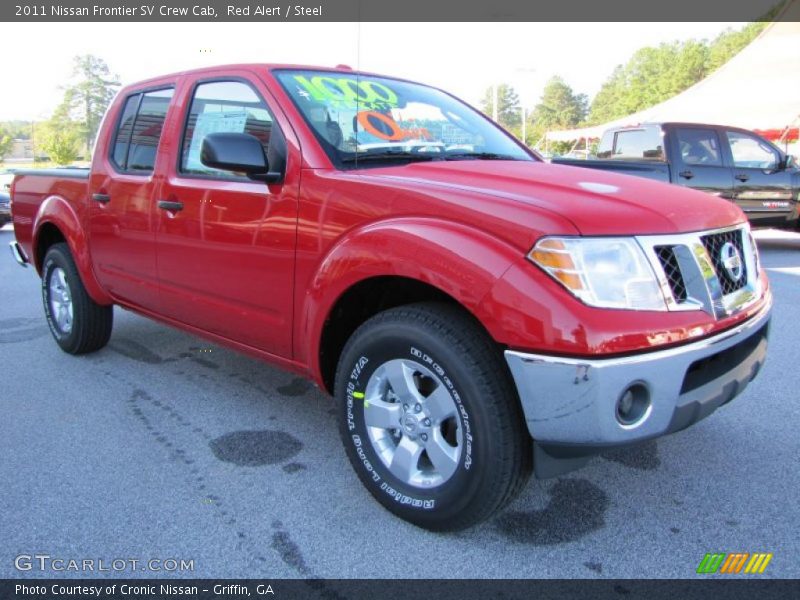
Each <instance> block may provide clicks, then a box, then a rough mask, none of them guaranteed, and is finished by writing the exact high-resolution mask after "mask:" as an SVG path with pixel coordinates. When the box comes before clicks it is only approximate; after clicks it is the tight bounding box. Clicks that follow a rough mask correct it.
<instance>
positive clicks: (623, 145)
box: [608, 127, 664, 160]
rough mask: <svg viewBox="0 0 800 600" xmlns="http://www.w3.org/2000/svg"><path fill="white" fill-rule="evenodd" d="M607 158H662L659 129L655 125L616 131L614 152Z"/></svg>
mask: <svg viewBox="0 0 800 600" xmlns="http://www.w3.org/2000/svg"><path fill="white" fill-rule="evenodd" d="M608 158H616V159H620V160H664V147H663V143H662V137H661V131H660V130H659V129H658V128H657V127H652V128H648V129H630V130H628V131H618V132H617V134H616V137H615V139H614V152H613V154H612V155H611V156H609V157H608Z"/></svg>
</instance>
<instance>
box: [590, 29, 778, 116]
mask: <svg viewBox="0 0 800 600" xmlns="http://www.w3.org/2000/svg"><path fill="white" fill-rule="evenodd" d="M765 26H766V23H750V24H748V25H746V26H745V27H744V28H742V29H740V30H738V31H733V30H731V29H728V30H726V31H724V32H723V33H721V34H720V35H719V36H717V38H716V39H714V40H713V41H712V42H710V43H709V42H706V41H705V40H687V41H685V42H672V43H664V44H660V45H659V46H657V47H646V48H641V49H640V50H637V51H636V52H635V53H634V55H633V56H632V57H631V59H630V60H629V61H628V62H627V63H626V64H625V65H618V66H617V67H616V68H615V69H614V71H613V72H612V73H611V76H610V77H609V78H608V79H607V80H606V82H605V83H604V84H603V86H602V87H601V88H600V91H599V92H598V93H597V95H596V96H595V97H594V99H593V100H592V105H591V111H590V113H589V123H591V124H597V123H605V122H607V121H610V120H612V119H616V118H619V117H623V116H625V115H629V114H632V113H635V112H637V111H639V110H643V109H645V108H649V107H650V106H654V105H656V104H658V103H659V102H663V101H664V100H667V99H668V98H671V97H672V96H675V95H676V94H679V93H680V92H682V91H684V90H685V89H687V88H689V87H690V86H692V85H694V84H695V83H697V82H699V81H701V80H702V79H704V78H706V77H708V76H709V75H710V74H711V73H712V72H713V71H715V70H716V69H718V68H719V67H720V66H722V65H723V64H725V63H726V62H727V61H729V60H730V59H731V58H733V56H735V55H736V54H737V53H738V52H739V51H740V50H742V48H744V47H745V46H746V45H747V44H749V43H750V42H751V41H752V40H753V39H754V38H755V37H756V36H757V35H758V34H759V33H760V32H761V31H762V30H763V29H764V27H765Z"/></svg>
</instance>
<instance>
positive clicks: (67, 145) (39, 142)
mask: <svg viewBox="0 0 800 600" xmlns="http://www.w3.org/2000/svg"><path fill="white" fill-rule="evenodd" d="M82 133H83V128H82V127H81V124H80V123H77V122H75V121H73V120H71V119H70V118H69V115H67V114H66V111H65V110H60V111H59V110H56V113H55V114H54V115H53V117H52V118H51V119H50V120H49V121H47V122H45V123H44V125H43V126H42V127H40V128H39V129H38V130H37V139H36V146H37V148H36V150H37V151H42V152H44V153H45V154H46V155H47V156H48V157H49V158H50V160H51V161H53V162H54V163H55V164H57V165H61V166H63V165H68V164H70V163H72V162H73V161H75V160H76V159H77V158H78V156H79V155H80V147H81V140H82Z"/></svg>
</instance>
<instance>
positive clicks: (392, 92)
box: [275, 70, 536, 168]
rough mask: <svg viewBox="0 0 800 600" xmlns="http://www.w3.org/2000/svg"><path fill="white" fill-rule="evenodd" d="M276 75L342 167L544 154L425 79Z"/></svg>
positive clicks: (321, 73) (306, 73)
mask: <svg viewBox="0 0 800 600" xmlns="http://www.w3.org/2000/svg"><path fill="white" fill-rule="evenodd" d="M275 75H276V77H277V79H278V81H279V82H280V83H281V85H282V86H283V88H284V89H285V90H286V92H287V93H288V94H289V96H290V97H291V98H292V100H293V101H294V103H295V104H296V105H297V107H298V109H299V110H300V112H301V113H302V115H303V118H305V120H306V122H307V123H308V124H309V125H310V126H311V129H312V130H313V131H314V134H315V135H316V137H317V139H318V140H319V142H320V144H321V145H322V146H323V148H324V149H325V151H326V152H327V154H328V156H329V157H330V159H331V161H332V162H333V163H334V164H335V165H336V166H337V167H340V168H354V167H368V166H382V165H385V164H390V163H401V164H402V163H407V162H416V161H432V160H525V161H533V160H536V159H535V158H534V157H533V156H532V155H531V154H529V153H527V152H526V151H525V150H524V149H523V148H522V147H521V146H520V145H519V144H517V143H516V142H515V141H514V140H513V138H511V137H510V136H509V135H508V134H506V133H505V132H503V131H502V130H501V129H499V128H497V127H495V126H494V125H493V124H492V123H491V122H490V121H488V120H487V119H485V118H484V117H483V116H482V115H481V114H480V113H478V112H477V111H475V110H474V109H473V108H470V107H469V106H467V105H466V104H464V103H462V102H460V101H458V100H456V99H455V98H453V97H452V96H450V95H448V94H446V93H444V92H442V91H440V90H437V89H435V88H431V87H428V86H425V85H421V84H416V83H410V82H407V81H400V80H397V79H387V78H383V77H374V76H371V75H370V76H367V75H360V74H356V73H353V74H349V73H341V72H331V71H305V70H277V71H275Z"/></svg>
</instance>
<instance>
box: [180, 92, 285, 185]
mask: <svg viewBox="0 0 800 600" xmlns="http://www.w3.org/2000/svg"><path fill="white" fill-rule="evenodd" d="M272 126H273V119H272V115H271V114H270V113H269V110H268V109H267V105H266V104H265V103H264V101H263V100H262V99H261V98H260V97H259V96H258V95H257V94H256V92H255V90H253V88H251V87H250V86H249V85H248V84H246V83H243V82H240V81H212V82H208V83H201V84H200V85H198V86H197V88H196V90H195V92H194V97H193V98H192V106H191V109H190V111H189V117H188V119H187V122H186V130H185V132H184V137H183V148H182V153H181V172H183V173H187V174H192V175H203V176H206V177H214V178H216V179H241V178H242V177H241V176H239V175H237V174H235V173H232V172H230V171H220V170H219V169H212V168H211V167H207V166H206V165H204V164H203V163H202V161H201V160H200V150H201V148H202V145H203V139H204V138H205V137H206V135H208V134H209V133H215V132H236V133H248V134H250V135H253V136H255V137H257V138H258V140H259V141H260V142H261V145H262V146H263V147H264V153H265V155H266V154H268V152H269V145H270V139H271V137H272Z"/></svg>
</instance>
